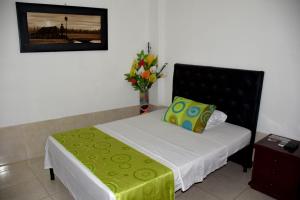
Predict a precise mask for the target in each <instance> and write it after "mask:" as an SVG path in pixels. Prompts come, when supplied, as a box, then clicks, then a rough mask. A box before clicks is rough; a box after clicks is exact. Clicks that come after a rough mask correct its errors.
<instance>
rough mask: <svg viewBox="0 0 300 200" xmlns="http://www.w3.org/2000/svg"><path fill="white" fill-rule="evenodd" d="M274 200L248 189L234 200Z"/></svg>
mask: <svg viewBox="0 0 300 200" xmlns="http://www.w3.org/2000/svg"><path fill="white" fill-rule="evenodd" d="M254 199H255V200H275V199H273V198H272V197H270V196H267V195H265V194H263V193H261V192H258V191H256V190H253V189H251V188H250V187H249V188H248V189H246V190H245V191H244V192H243V193H241V194H240V195H239V196H238V198H237V199H236V200H254Z"/></svg>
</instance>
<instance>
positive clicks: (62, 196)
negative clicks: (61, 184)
mask: <svg viewBox="0 0 300 200" xmlns="http://www.w3.org/2000/svg"><path fill="white" fill-rule="evenodd" d="M51 198H52V199H53V200H74V198H73V197H72V196H71V194H70V193H69V192H60V193H57V194H55V195H53V196H51Z"/></svg>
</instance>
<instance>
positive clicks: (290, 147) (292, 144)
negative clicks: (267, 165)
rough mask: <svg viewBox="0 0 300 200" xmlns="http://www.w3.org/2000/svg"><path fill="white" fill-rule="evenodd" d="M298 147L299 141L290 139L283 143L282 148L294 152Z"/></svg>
mask: <svg viewBox="0 0 300 200" xmlns="http://www.w3.org/2000/svg"><path fill="white" fill-rule="evenodd" d="M298 147H299V142H297V141H290V142H288V143H287V144H286V145H284V147H283V148H284V149H285V150H287V151H288V152H290V153H294V151H296V150H297V149H298Z"/></svg>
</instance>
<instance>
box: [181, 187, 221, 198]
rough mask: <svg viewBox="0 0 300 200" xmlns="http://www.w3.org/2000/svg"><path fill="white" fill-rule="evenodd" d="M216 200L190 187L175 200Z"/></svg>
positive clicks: (196, 188) (198, 189) (197, 188)
mask: <svg viewBox="0 0 300 200" xmlns="http://www.w3.org/2000/svg"><path fill="white" fill-rule="evenodd" d="M199 199H201V200H218V199H217V198H216V197H214V196H212V195H211V194H209V193H207V192H205V191H203V190H201V189H200V188H199V187H196V186H192V187H191V188H190V189H189V190H188V191H186V192H184V193H182V194H181V195H179V196H178V197H176V200H199Z"/></svg>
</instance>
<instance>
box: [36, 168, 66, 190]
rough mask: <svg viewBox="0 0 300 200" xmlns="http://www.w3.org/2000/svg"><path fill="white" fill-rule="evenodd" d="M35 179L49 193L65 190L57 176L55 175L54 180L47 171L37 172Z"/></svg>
mask: <svg viewBox="0 0 300 200" xmlns="http://www.w3.org/2000/svg"><path fill="white" fill-rule="evenodd" d="M37 179H38V180H39V181H40V182H41V183H42V185H43V187H44V188H45V189H46V190H47V192H48V193H49V194H50V195H53V194H56V193H59V192H66V191H67V189H66V188H65V186H64V185H63V184H62V183H61V181H60V180H59V179H58V178H57V177H55V180H50V176H49V174H48V173H43V174H39V175H38V177H37Z"/></svg>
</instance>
